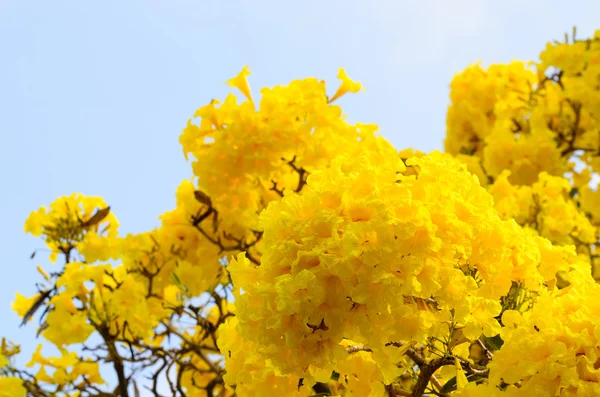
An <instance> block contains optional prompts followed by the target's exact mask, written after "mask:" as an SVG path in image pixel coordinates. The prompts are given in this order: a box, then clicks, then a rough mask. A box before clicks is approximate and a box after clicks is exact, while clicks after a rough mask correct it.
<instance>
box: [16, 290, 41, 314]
mask: <svg viewBox="0 0 600 397" xmlns="http://www.w3.org/2000/svg"><path fill="white" fill-rule="evenodd" d="M16 296H17V297H16V299H15V301H14V302H13V303H12V304H11V307H12V309H13V310H14V311H15V312H17V314H18V315H19V317H23V316H25V313H27V311H29V309H31V307H32V306H33V304H34V303H35V302H36V301H37V300H38V298H39V297H40V294H39V293H37V294H35V295H33V296H32V297H30V298H27V297H25V296H23V295H21V294H20V293H18V292H17V295H16Z"/></svg>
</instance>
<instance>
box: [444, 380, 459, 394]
mask: <svg viewBox="0 0 600 397" xmlns="http://www.w3.org/2000/svg"><path fill="white" fill-rule="evenodd" d="M454 390H456V376H455V377H454V378H451V379H450V380H449V381H448V382H446V384H445V385H444V386H443V387H442V393H450V392H451V391H454Z"/></svg>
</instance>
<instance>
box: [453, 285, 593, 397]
mask: <svg viewBox="0 0 600 397" xmlns="http://www.w3.org/2000/svg"><path fill="white" fill-rule="evenodd" d="M502 323H503V328H502V331H501V336H502V339H503V341H504V344H503V346H502V348H501V349H500V350H498V351H497V352H496V353H495V354H494V359H493V361H492V362H491V364H490V368H491V372H490V377H489V383H488V384H487V385H484V386H477V387H476V386H475V385H474V384H470V385H469V387H468V388H467V389H465V390H463V391H462V392H461V393H459V394H458V396H460V397H467V396H469V397H477V396H479V397H483V396H486V397H487V396H492V397H493V396H498V397H502V396H507V397H510V396H515V397H519V396H522V397H525V396H528V397H554V396H565V397H566V396H598V395H600V369H599V367H600V366H599V365H598V363H600V355H599V353H598V345H599V344H600V325H599V324H600V285H598V284H596V283H595V282H593V280H591V279H582V280H580V282H579V283H578V284H577V285H576V286H569V287H567V288H564V289H562V290H560V291H555V292H544V293H542V294H541V295H540V296H539V298H538V300H537V302H536V305H535V306H534V308H533V310H531V311H529V312H526V313H524V314H521V313H519V312H517V311H513V310H508V311H505V312H504V314H503V315H502ZM492 385H494V386H498V387H500V389H502V390H503V391H504V393H501V392H500V391H499V389H498V388H497V387H492Z"/></svg>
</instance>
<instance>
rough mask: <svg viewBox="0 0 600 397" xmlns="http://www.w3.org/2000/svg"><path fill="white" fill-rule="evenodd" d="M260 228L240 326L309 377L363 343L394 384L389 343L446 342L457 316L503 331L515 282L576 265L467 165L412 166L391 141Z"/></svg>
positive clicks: (277, 362) (311, 182)
mask: <svg viewBox="0 0 600 397" xmlns="http://www.w3.org/2000/svg"><path fill="white" fill-rule="evenodd" d="M407 168H408V169H412V175H409V176H407V175H404V174H403V173H406V172H407ZM261 225H262V226H263V227H264V230H265V235H264V247H265V252H264V255H263V257H262V261H261V264H260V266H258V267H257V266H255V265H253V264H252V263H250V262H249V261H248V260H247V259H246V258H245V257H244V256H243V255H239V256H238V258H237V260H235V261H232V263H231V264H230V265H229V266H228V268H229V271H230V273H231V277H232V279H233V284H234V286H235V288H236V290H237V292H236V308H237V321H239V325H238V328H239V332H240V335H241V337H242V338H243V339H245V340H250V341H253V342H254V343H255V347H256V350H257V351H258V352H259V353H260V354H261V355H262V356H263V357H264V358H265V359H268V360H270V362H271V363H272V364H273V365H274V366H275V367H276V368H277V369H278V370H280V371H282V373H284V374H295V375H297V376H303V375H304V373H305V371H306V369H307V368H309V366H314V367H316V368H320V369H323V370H328V371H331V370H335V364H336V362H337V361H338V360H340V359H344V358H346V356H347V352H346V349H344V348H343V347H342V346H341V345H340V342H341V341H342V340H343V339H351V340H353V341H356V342H357V343H360V344H361V345H364V346H367V347H368V348H369V349H371V350H372V351H373V352H374V353H375V354H376V355H379V356H380V357H378V358H379V359H377V360H376V361H377V363H378V365H382V366H383V368H381V369H382V371H383V374H384V380H385V382H387V383H390V382H391V381H393V379H394V378H395V377H396V376H399V375H400V374H401V372H402V371H401V369H399V368H397V367H396V366H395V365H389V366H385V365H384V364H385V363H386V361H388V360H386V359H384V357H386V355H388V352H389V349H386V346H385V344H386V342H390V341H411V340H412V341H417V342H425V341H426V340H427V339H428V338H429V337H443V336H445V335H447V334H448V332H449V324H450V326H457V327H461V328H462V332H463V334H464V335H465V337H467V338H468V339H469V340H475V339H477V338H479V337H480V336H481V335H482V334H483V335H486V336H489V337H492V336H494V335H496V334H498V332H499V331H500V324H499V323H498V321H497V320H496V318H495V317H497V316H498V315H499V314H500V312H501V310H502V306H501V304H500V303H499V299H500V297H502V296H504V295H506V294H507V293H508V292H509V290H510V288H511V286H512V285H513V282H514V283H518V284H519V285H523V286H524V287H526V288H527V289H529V290H531V291H537V290H539V289H540V288H542V285H543V284H544V283H549V282H550V283H551V282H553V280H554V277H555V274H556V272H557V271H559V270H569V266H570V264H569V261H575V256H574V253H573V252H571V253H570V256H569V255H568V254H569V253H565V252H564V250H559V249H555V248H553V247H552V246H551V245H550V244H549V243H548V242H547V240H545V239H543V238H539V237H538V238H536V237H533V236H532V235H530V234H527V233H525V232H524V231H523V230H521V229H520V228H519V227H518V226H517V225H516V223H514V222H513V221H502V220H501V219H500V218H499V217H498V215H497V214H496V213H495V210H494V208H493V201H492V197H491V196H490V195H489V194H488V193H487V192H486V191H485V189H483V188H481V187H480V186H479V184H478V183H477V179H476V178H475V177H474V176H473V175H472V174H470V173H469V172H467V171H466V169H465V167H464V166H463V165H461V164H460V162H458V161H456V160H454V159H452V158H451V157H450V156H448V155H444V154H441V153H437V152H434V153H432V154H430V155H427V156H423V157H420V158H417V157H413V158H410V159H408V160H407V161H406V165H405V163H403V162H402V160H401V158H400V157H399V156H398V154H397V153H396V151H395V150H394V149H393V148H392V147H391V146H390V145H389V144H387V143H385V142H380V144H379V147H378V149H377V150H363V151H361V153H360V155H353V154H349V155H341V156H340V157H337V158H336V159H334V161H333V162H332V165H331V167H330V168H328V169H325V170H321V171H319V172H315V173H314V174H313V175H311V177H310V178H309V179H308V185H307V187H306V189H305V190H303V192H302V195H289V196H286V197H284V198H283V199H282V200H281V201H278V202H272V203H271V204H270V205H269V207H268V208H267V209H266V210H265V211H264V212H263V213H262V214H261ZM565 255H567V256H565ZM396 359H398V357H396ZM395 361H396V360H390V362H391V363H394V364H395ZM387 383H386V384H387Z"/></svg>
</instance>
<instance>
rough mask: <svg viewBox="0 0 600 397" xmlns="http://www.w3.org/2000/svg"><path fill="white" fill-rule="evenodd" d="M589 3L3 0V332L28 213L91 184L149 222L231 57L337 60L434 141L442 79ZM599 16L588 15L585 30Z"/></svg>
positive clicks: (25, 264) (518, 55) (383, 107)
mask: <svg viewBox="0 0 600 397" xmlns="http://www.w3.org/2000/svg"><path fill="white" fill-rule="evenodd" d="M598 15H600V2H598V1H593V0H590V1H571V2H565V1H551V0H532V1H514V0H504V1H491V0H490V1H483V0H482V1H476V0H452V1H450V0H437V1H436V0H431V1H430V0H422V1H400V0H397V1H391V0H383V1H376V0H371V1H352V0H345V1H327V0H321V1H314V0H305V1H301V2H300V1H298V2H292V1H259V0H252V1H251V0H221V1H201V0H195V1H192V0H170V1H153V0H145V1H136V0H131V1H113V0H103V1H81V0H79V1H62V0H53V1H37V2H33V1H27V0H0V48H1V50H2V51H1V53H2V61H1V62H0V134H1V137H2V141H1V142H2V145H1V146H0V151H1V155H0V177H1V179H0V180H1V183H2V194H1V195H0V215H1V218H0V219H1V220H2V221H1V222H0V248H1V249H2V260H1V262H0V270H1V273H0V318H2V322H0V335H4V336H7V337H8V338H9V339H13V340H15V341H16V342H20V343H22V344H23V345H24V346H23V348H24V350H25V352H26V353H27V354H28V353H30V352H31V351H32V350H33V349H34V348H35V340H34V338H33V334H34V333H35V327H34V326H33V324H31V325H29V326H28V327H26V328H25V329H19V328H18V323H19V319H18V318H17V316H16V314H14V313H13V312H12V310H11V309H10V302H11V301H12V300H13V299H14V295H15V292H16V291H20V292H22V293H24V294H27V295H30V294H33V293H34V292H35V288H34V282H35V281H39V280H40V276H39V275H38V273H37V272H36V270H35V266H36V265H38V264H41V265H44V266H45V267H46V268H50V269H52V268H51V267H50V265H47V263H46V262H45V260H44V256H43V255H38V256H37V257H36V258H35V259H34V260H30V259H29V255H30V254H31V252H32V251H33V250H34V249H35V248H39V247H41V246H42V243H41V241H39V240H37V239H36V238H33V237H31V236H27V235H25V234H24V233H23V223H24V220H25V218H26V217H27V215H28V213H29V212H30V211H32V210H35V209H37V208H38V207H39V206H41V205H46V204H48V203H50V202H51V201H53V200H54V199H55V198H56V197H57V196H60V195H65V194H70V193H72V192H80V193H83V194H86V195H101V196H103V197H104V198H105V199H106V201H107V202H108V203H109V204H110V205H111V206H112V208H113V211H114V213H115V214H116V215H117V217H118V218H119V221H120V222H121V225H122V226H121V232H123V233H129V232H140V231H144V230H148V229H150V228H152V227H154V226H156V225H157V223H158V219H157V216H158V215H159V214H160V213H162V212H164V211H166V210H168V209H170V208H172V207H173V206H174V203H175V198H174V194H175V188H176V187H177V185H178V184H179V183H180V182H181V180H182V179H184V178H187V177H189V176H190V175H191V168H190V167H189V165H188V164H186V162H185V160H184V158H183V155H182V152H181V148H180V146H179V143H178V137H179V134H180V132H181V130H182V128H183V127H184V126H185V124H186V122H187V119H188V118H189V117H191V115H192V114H193V113H194V111H195V110H196V109H197V108H198V107H200V106H202V105H204V104H206V103H207V102H209V101H210V100H211V99H212V98H223V97H224V96H225V95H226V93H227V92H228V87H226V86H225V85H224V82H225V81H226V80H227V79H228V78H230V77H233V76H234V75H235V74H236V73H237V72H238V71H239V70H240V69H241V67H242V66H244V65H246V64H249V65H250V68H251V70H252V75H251V76H250V82H251V86H252V88H253V91H254V92H255V96H256V95H257V94H258V89H259V88H260V87H263V86H273V85H278V84H286V83H287V82H289V81H290V80H292V79H296V78H304V77H308V76H314V77H319V78H324V79H326V80H327V81H329V82H330V83H329V85H328V87H329V89H330V90H332V92H333V90H335V88H336V84H337V82H336V81H335V76H336V73H337V68H339V67H345V68H346V70H347V72H348V74H349V75H350V76H351V77H352V78H354V79H355V80H358V81H360V82H361V83H362V84H363V85H364V86H365V87H366V91H365V92H364V93H361V94H359V95H352V96H346V97H344V98H343V99H341V100H340V101H339V103H338V104H339V105H341V106H342V107H343V108H344V110H345V113H347V114H348V116H349V119H350V120H351V121H361V122H369V123H377V124H379V126H380V129H381V132H382V134H383V135H384V136H386V137H387V138H388V139H389V140H390V141H392V142H393V143H394V144H395V146H396V147H397V148H404V147H415V148H418V149H421V150H424V151H430V150H433V149H441V148H442V142H443V136H444V125H445V122H444V118H445V112H446V107H447V105H448V85H449V82H450V80H451V78H452V76H453V75H454V74H455V73H456V72H458V71H459V70H461V69H462V68H464V67H466V66H467V65H469V64H470V63H472V62H476V61H478V60H482V61H483V62H484V63H485V64H489V63H493V62H508V61H510V60H511V59H519V60H527V59H535V58H536V56H537V54H538V53H539V52H540V51H541V50H542V49H543V48H544V46H545V43H546V42H547V41H549V40H552V39H561V38H562V37H563V33H564V32H566V31H570V30H571V28H572V26H573V25H577V27H578V32H579V37H586V36H590V35H592V34H593V31H594V30H595V29H600V23H599V22H598V19H597V16H598ZM594 23H596V25H594Z"/></svg>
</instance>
